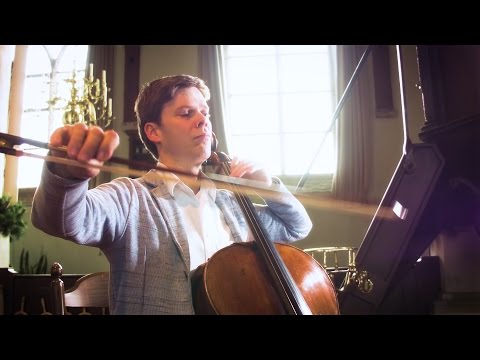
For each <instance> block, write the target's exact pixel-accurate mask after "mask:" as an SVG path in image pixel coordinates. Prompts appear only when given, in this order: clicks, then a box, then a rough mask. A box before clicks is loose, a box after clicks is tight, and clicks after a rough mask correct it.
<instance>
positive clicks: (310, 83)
mask: <svg viewBox="0 0 480 360" xmlns="http://www.w3.org/2000/svg"><path fill="white" fill-rule="evenodd" d="M280 71H281V72H282V81H281V90H282V91H288V92H291V91H319V90H320V91H332V87H331V81H330V77H331V76H332V74H331V70H330V67H329V62H328V56H327V55H326V54H301V55H284V56H282V57H281V58H280Z"/></svg>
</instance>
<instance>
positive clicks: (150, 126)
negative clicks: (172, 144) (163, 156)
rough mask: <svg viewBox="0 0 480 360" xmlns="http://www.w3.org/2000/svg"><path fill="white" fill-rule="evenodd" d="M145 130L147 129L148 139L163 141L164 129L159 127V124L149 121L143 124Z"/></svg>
mask: <svg viewBox="0 0 480 360" xmlns="http://www.w3.org/2000/svg"><path fill="white" fill-rule="evenodd" d="M143 130H144V131H145V135H147V138H148V140H150V141H152V142H155V143H157V142H161V141H162V131H161V130H160V128H159V127H158V124H155V123H152V122H147V123H145V125H144V126H143Z"/></svg>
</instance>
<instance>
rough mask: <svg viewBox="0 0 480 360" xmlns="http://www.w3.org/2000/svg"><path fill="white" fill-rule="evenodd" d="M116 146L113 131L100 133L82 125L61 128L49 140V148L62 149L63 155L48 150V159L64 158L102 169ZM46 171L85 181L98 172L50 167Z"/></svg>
mask: <svg viewBox="0 0 480 360" xmlns="http://www.w3.org/2000/svg"><path fill="white" fill-rule="evenodd" d="M119 144H120V137H119V136H118V134H117V133H116V132H115V131H114V130H106V131H104V130H103V129H102V128H100V127H98V126H90V127H88V126H87V125H85V124H83V123H78V124H75V125H65V126H63V127H61V128H58V129H56V130H55V131H54V132H53V133H52V135H51V136H50V145H52V146H54V147H60V146H66V148H67V153H66V154H65V153H64V152H61V151H55V150H52V155H53V156H57V157H68V158H69V159H72V160H77V161H79V162H82V163H86V164H94V165H103V163H104V162H105V161H107V160H108V159H110V158H111V157H112V155H113V152H114V151H115V149H116V148H117V147H118V145H119ZM49 168H50V170H51V171H52V172H53V173H54V174H56V175H58V176H61V177H64V178H67V179H89V178H92V177H94V176H97V175H98V173H99V172H100V169H97V168H93V167H92V168H88V169H87V168H83V167H79V166H73V165H72V166H70V165H61V164H58V163H52V164H51V165H50V166H49Z"/></svg>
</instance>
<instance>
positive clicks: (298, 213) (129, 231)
mask: <svg viewBox="0 0 480 360" xmlns="http://www.w3.org/2000/svg"><path fill="white" fill-rule="evenodd" d="M275 182H276V183H279V184H280V186H281V187H283V188H284V186H283V185H282V184H281V182H280V180H278V179H275ZM87 189H88V182H87V181H69V180H65V179H62V178H60V177H58V176H55V175H54V174H53V173H51V172H50V171H49V170H48V167H47V166H44V169H43V173H42V181H41V184H40V186H39V187H38V188H37V191H36V193H35V196H34V201H33V205H32V217H31V221H32V224H33V225H34V226H35V227H37V228H39V229H40V230H42V231H44V232H45V233H47V234H50V235H53V236H56V237H60V238H63V239H67V240H71V241H73V242H75V243H77V244H81V245H87V246H93V247H98V248H100V249H101V250H102V251H103V252H104V254H105V256H106V257H107V259H108V261H109V263H110V312H111V314H194V308H193V304H192V294H191V284H190V271H189V269H190V256H189V248H188V240H187V234H186V233H185V230H184V229H185V228H184V226H183V219H182V216H181V214H180V210H179V207H178V206H177V204H176V202H175V200H174V199H173V198H172V197H171V196H170V194H169V193H168V191H167V187H166V186H165V184H164V182H163V180H162V179H161V177H160V176H159V175H158V173H157V172H156V171H155V170H152V171H150V172H148V173H147V174H146V175H144V176H143V177H141V178H138V179H131V178H126V177H122V178H116V179H114V180H112V181H111V182H110V183H106V184H102V185H100V186H98V187H97V188H95V189H91V190H87ZM265 203H266V204H267V206H265V205H258V206H257V205H256V210H257V213H258V216H259V219H260V220H261V222H262V224H263V227H264V229H265V230H266V232H267V233H268V234H269V235H270V238H271V239H273V240H275V241H278V242H285V243H287V242H293V241H296V240H300V239H303V238H305V237H306V236H307V235H308V233H309V232H310V230H311V228H312V222H311V220H310V218H309V216H308V214H307V212H306V210H305V209H304V207H303V206H302V204H301V203H300V202H299V201H298V200H297V199H296V198H295V197H294V196H293V195H292V194H290V193H288V192H286V193H281V194H278V196H277V197H276V198H275V199H273V198H270V197H269V199H266V200H265ZM216 204H217V205H218V207H219V208H220V210H221V211H222V212H223V214H224V217H225V220H226V222H227V224H228V226H229V227H230V230H231V231H232V234H233V237H234V239H235V241H236V242H241V241H245V240H246V238H247V234H248V225H247V223H246V222H245V218H244V216H243V212H242V210H241V208H240V207H239V205H238V203H237V202H236V200H235V197H234V195H233V194H232V193H231V192H229V191H226V190H217V196H216Z"/></svg>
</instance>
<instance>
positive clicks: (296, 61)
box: [224, 45, 336, 176]
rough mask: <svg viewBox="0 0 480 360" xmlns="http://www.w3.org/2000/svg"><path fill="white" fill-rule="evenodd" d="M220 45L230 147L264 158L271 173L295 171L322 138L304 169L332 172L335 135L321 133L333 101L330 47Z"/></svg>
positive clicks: (333, 69)
mask: <svg viewBox="0 0 480 360" xmlns="http://www.w3.org/2000/svg"><path fill="white" fill-rule="evenodd" d="M224 48H225V49H226V51H225V52H224V55H225V56H226V57H225V58H224V61H225V75H226V79H225V89H226V94H225V95H226V97H225V98H226V103H225V106H226V110H227V111H226V113H227V118H226V119H225V121H226V125H225V129H226V133H227V141H228V144H229V149H230V151H233V152H234V153H235V154H237V155H238V156H239V157H246V158H248V159H252V160H255V161H257V162H263V163H265V164H267V165H268V166H269V167H270V168H271V170H272V172H273V174H275V175H297V176H299V175H303V173H304V172H305V171H307V170H308V169H307V167H308V166H310V164H311V163H312V161H313V159H312V158H313V157H314V156H315V154H316V153H317V152H318V151H319V146H320V145H319V144H320V143H321V142H322V141H323V142H324V145H323V146H322V149H321V151H320V152H319V154H318V156H317V158H316V159H315V161H314V163H313V164H312V166H311V168H310V169H309V173H310V174H312V175H313V174H333V173H334V171H335V169H336V158H335V136H334V133H333V132H332V133H330V134H328V136H325V135H324V134H325V132H326V131H327V130H328V129H329V128H330V126H331V122H332V119H331V117H332V115H333V111H334V108H335V105H336V84H335V81H336V65H335V64H336V59H335V56H336V54H335V47H334V46H331V45H268V46H263V45H257V46H237V45H227V46H224ZM324 138H325V139H324ZM258 149H260V150H261V152H258V151H257V150H258ZM232 154H233V153H232Z"/></svg>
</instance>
